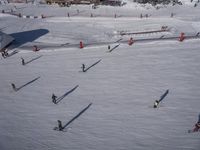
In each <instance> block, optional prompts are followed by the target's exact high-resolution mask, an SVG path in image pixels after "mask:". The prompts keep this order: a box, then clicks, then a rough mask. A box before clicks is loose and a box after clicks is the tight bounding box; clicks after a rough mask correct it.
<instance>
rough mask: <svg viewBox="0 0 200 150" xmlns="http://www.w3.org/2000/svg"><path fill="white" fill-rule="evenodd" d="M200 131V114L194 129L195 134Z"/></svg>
mask: <svg viewBox="0 0 200 150" xmlns="http://www.w3.org/2000/svg"><path fill="white" fill-rule="evenodd" d="M199 130H200V114H199V119H198V121H197V123H196V124H195V127H194V129H193V132H198V131H199Z"/></svg>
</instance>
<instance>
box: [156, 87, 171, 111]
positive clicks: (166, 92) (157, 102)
mask: <svg viewBox="0 0 200 150" xmlns="http://www.w3.org/2000/svg"><path fill="white" fill-rule="evenodd" d="M168 93H169V90H166V91H165V93H164V94H163V95H162V96H161V97H160V99H159V100H155V102H154V105H153V107H154V108H157V107H158V105H159V103H160V102H161V101H162V100H163V99H164V98H165V96H166V95H167V94H168Z"/></svg>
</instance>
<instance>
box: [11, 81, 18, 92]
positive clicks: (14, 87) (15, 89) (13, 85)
mask: <svg viewBox="0 0 200 150" xmlns="http://www.w3.org/2000/svg"><path fill="white" fill-rule="evenodd" d="M11 86H12V88H13V90H14V91H17V88H16V86H15V84H14V83H11Z"/></svg>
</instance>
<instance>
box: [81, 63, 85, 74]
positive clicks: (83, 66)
mask: <svg viewBox="0 0 200 150" xmlns="http://www.w3.org/2000/svg"><path fill="white" fill-rule="evenodd" d="M81 68H82V71H83V72H85V64H82V67H81Z"/></svg>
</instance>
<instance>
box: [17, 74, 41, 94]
mask: <svg viewBox="0 0 200 150" xmlns="http://www.w3.org/2000/svg"><path fill="white" fill-rule="evenodd" d="M39 78H40V77H37V78H35V79H33V80H31V81H29V82H28V83H26V84H24V85H22V86H20V87H19V88H16V91H19V90H21V89H22V88H24V87H25V86H27V85H29V84H31V83H33V82H35V81H36V80H38V79H39Z"/></svg>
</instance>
